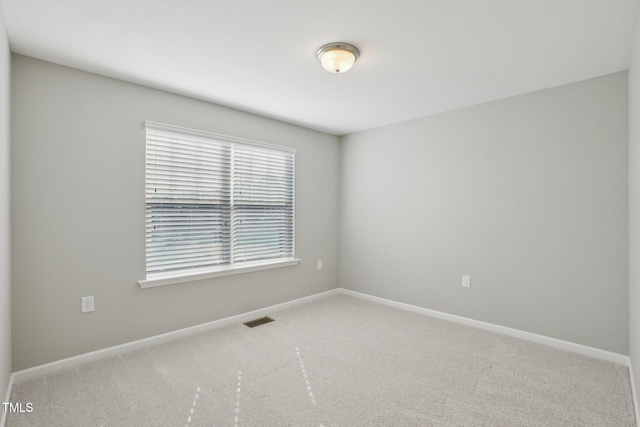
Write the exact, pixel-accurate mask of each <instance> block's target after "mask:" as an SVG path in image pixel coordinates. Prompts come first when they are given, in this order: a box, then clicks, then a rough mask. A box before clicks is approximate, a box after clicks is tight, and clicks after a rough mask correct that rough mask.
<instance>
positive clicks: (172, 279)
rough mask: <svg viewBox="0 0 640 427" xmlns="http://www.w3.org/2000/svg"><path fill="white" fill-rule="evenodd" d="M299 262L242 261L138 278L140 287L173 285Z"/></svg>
mask: <svg viewBox="0 0 640 427" xmlns="http://www.w3.org/2000/svg"><path fill="white" fill-rule="evenodd" d="M298 262H300V260H299V259H296V258H286V259H279V260H275V261H274V260H270V261H259V262H252V263H244V264H242V265H241V266H225V267H217V268H215V269H206V270H205V269H200V270H193V271H188V272H185V271H181V272H179V273H159V274H152V275H149V276H147V278H146V279H144V280H138V284H139V285H140V287H141V288H153V287H155V286H165V285H174V284H176V283H184V282H192V281H194V280H202V279H210V278H212V277H221V276H229V275H231V274H240V273H250V272H252V271H260V270H269V269H272V268H280V267H288V266H290V265H296V264H298Z"/></svg>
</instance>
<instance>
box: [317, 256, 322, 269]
mask: <svg viewBox="0 0 640 427" xmlns="http://www.w3.org/2000/svg"><path fill="white" fill-rule="evenodd" d="M318 270H322V260H321V259H320V260H318Z"/></svg>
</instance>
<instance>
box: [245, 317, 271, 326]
mask: <svg viewBox="0 0 640 427" xmlns="http://www.w3.org/2000/svg"><path fill="white" fill-rule="evenodd" d="M269 322H273V319H272V318H271V317H261V318H259V319H256V320H251V321H249V322H244V325H247V326H248V327H250V328H255V327H256V326H260V325H264V324H265V323H269Z"/></svg>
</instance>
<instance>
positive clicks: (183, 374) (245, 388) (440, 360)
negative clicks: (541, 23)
mask: <svg viewBox="0 0 640 427" xmlns="http://www.w3.org/2000/svg"><path fill="white" fill-rule="evenodd" d="M271 317H273V318H274V319H275V322H271V323H268V324H265V325H262V326H258V327H256V328H254V329H249V328H247V327H246V326H244V325H242V324H238V325H234V326H229V327H225V328H221V329H217V330H214V331H211V332H208V333H205V334H199V335H194V336H192V337H189V338H185V339H181V340H177V341H174V342H172V343H170V344H168V345H161V346H156V347H151V348H147V349H145V350H141V351H136V352H131V353H127V354H124V355H122V356H120V357H115V358H111V359H105V360H102V361H98V362H92V363H87V364H85V365H81V366H78V367H75V368H73V369H69V370H66V371H63V372H59V373H56V374H54V375H50V376H46V377H42V378H39V379H37V380H33V381H29V382H26V383H22V384H17V385H15V386H14V389H13V394H12V396H11V401H12V402H22V403H26V402H32V403H33V412H31V413H22V414H19V413H12V414H10V415H9V417H8V422H7V426H10V427H18V426H46V427H53V426H82V427H85V426H105V427H107V426H128V427H129V426H130V427H145V426H172V427H174V426H175V427H196V426H208V427H211V426H229V427H240V426H258V427H267V426H315V427H320V426H324V427H329V426H349V427H356V426H394V427H399V426H510V427H512V426H599V427H602V426H616V427H620V426H634V425H636V424H635V418H634V412H633V403H632V398H631V388H630V383H629V372H628V370H627V368H626V367H624V366H621V365H616V364H613V363H609V362H603V361H600V360H597V359H591V358H588V357H585V356H581V355H578V354H574V353H570V352H567V351H563V350H558V349H555V348H551V347H546V346H542V345H539V344H534V343H531V342H528V341H522V340H519V339H515V338H510V337H507V336H503V335H498V334H494V333H491V332H486V331H482V330H479V329H474V328H470V327H466V326H461V325H458V324H454V323H450V322H447V321H443V320H438V319H433V318H430V317H426V316H422V315H419V314H415V313H410V312H405V311H402V310H398V309H395V308H390V307H387V306H383V305H378V304H375V303H371V302H368V301H363V300H360V299H356V298H353V297H348V296H344V295H339V296H333V297H330V298H326V299H323V300H318V301H315V302H312V303H309V304H305V305H301V306H297V307H294V308H291V309H287V310H283V311H280V312H276V313H273V314H271Z"/></svg>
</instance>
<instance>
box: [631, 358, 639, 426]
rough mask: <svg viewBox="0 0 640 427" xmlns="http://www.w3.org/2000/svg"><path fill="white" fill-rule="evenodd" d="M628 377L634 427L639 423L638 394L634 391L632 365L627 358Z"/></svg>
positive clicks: (634, 383)
mask: <svg viewBox="0 0 640 427" xmlns="http://www.w3.org/2000/svg"><path fill="white" fill-rule="evenodd" d="M629 377H630V379H631V396H632V397H633V409H634V411H635V414H636V425H638V423H640V407H638V393H637V391H636V382H635V377H634V376H633V363H631V358H629Z"/></svg>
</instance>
